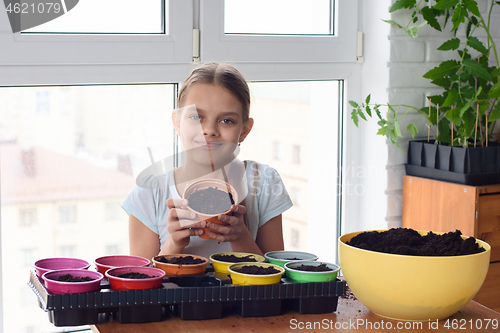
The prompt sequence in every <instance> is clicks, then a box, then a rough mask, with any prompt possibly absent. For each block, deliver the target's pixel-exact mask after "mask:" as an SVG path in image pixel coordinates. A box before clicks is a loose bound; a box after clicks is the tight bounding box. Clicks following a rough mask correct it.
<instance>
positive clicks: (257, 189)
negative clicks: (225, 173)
mask: <svg viewBox="0 0 500 333" xmlns="http://www.w3.org/2000/svg"><path fill="white" fill-rule="evenodd" d="M245 162H246V169H245V177H246V183H247V186H248V195H247V196H246V198H245V200H244V205H245V207H246V208H247V214H246V218H247V223H248V227H249V230H250V234H251V235H252V237H253V239H254V240H255V239H256V238H257V231H258V229H259V228H260V227H261V226H263V225H264V224H265V223H266V222H267V221H269V220H270V219H272V218H273V217H275V216H278V215H280V214H282V213H283V212H284V211H286V210H287V209H289V208H290V207H292V201H291V199H290V196H289V195H288V192H287V191H286V189H285V186H284V184H283V181H282V180H281V177H280V176H279V174H278V172H277V171H276V170H275V169H273V168H271V167H269V166H268V165H265V164H261V163H257V162H255V161H245ZM156 177H160V178H161V179H159V180H158V181H159V182H164V183H165V184H166V185H163V186H153V188H143V187H140V186H137V185H136V186H135V187H134V188H133V189H132V191H131V192H130V193H129V194H128V195H127V197H126V198H125V200H124V201H123V202H122V204H121V207H122V208H123V209H124V210H125V211H126V212H127V213H128V214H132V215H134V216H135V217H136V218H137V219H138V220H139V221H141V222H142V223H144V225H145V226H147V227H148V228H149V229H151V230H152V231H153V232H154V233H156V234H158V236H159V240H160V248H161V247H163V245H164V244H165V241H166V240H167V238H168V236H169V233H168V231H167V216H168V212H169V209H168V207H167V204H166V202H167V199H169V198H174V199H180V198H181V196H180V195H179V193H177V189H176V186H175V181H174V176H173V171H170V172H167V173H165V174H163V175H161V176H156ZM153 181H155V180H153ZM230 251H232V249H231V245H230V243H229V242H218V241H216V240H207V239H203V238H200V237H198V236H193V237H191V240H190V242H189V245H188V246H187V247H186V248H185V249H184V253H189V254H196V255H200V256H203V257H206V258H207V257H209V256H210V255H211V254H213V253H217V252H230Z"/></svg>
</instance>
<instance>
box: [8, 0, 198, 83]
mask: <svg viewBox="0 0 500 333" xmlns="http://www.w3.org/2000/svg"><path fill="white" fill-rule="evenodd" d="M146 2H147V5H146ZM117 4H119V5H117ZM123 4H124V1H123V0H122V1H120V0H109V1H108V0H107V1H98V0H86V1H79V3H78V4H77V5H76V6H75V7H74V8H73V9H71V10H70V11H68V12H67V13H66V14H64V15H62V16H60V17H58V18H56V19H55V20H53V21H51V22H48V23H46V24H43V25H40V26H37V27H34V28H33V29H30V32H29V33H28V32H17V33H15V34H14V37H15V38H2V41H1V43H2V47H1V50H2V57H1V58H0V65H12V64H14V65H22V64H23V65H37V64H43V65H47V64H57V65H62V64H66V65H72V64H87V65H90V64H94V65H102V64H113V65H117V64H122V65H125V64H139V63H142V64H158V63H165V62H169V63H190V62H191V60H192V57H193V53H192V45H193V43H192V35H193V33H192V31H193V3H192V1H182V0H180V1H179V0H165V1H161V0H143V1H141V2H140V5H138V3H137V2H135V1H132V0H127V2H126V6H125V5H123ZM110 7H112V9H110ZM4 12H5V7H4V6H3V5H2V6H1V7H0V13H1V14H2V15H0V30H1V31H2V32H6V33H9V31H12V30H11V27H10V23H9V21H8V17H7V15H5V14H4ZM117 12H119V13H120V15H117ZM132 14H133V15H135V18H134V19H129V17H130V15H132ZM89 15H90V17H91V19H90V20H89V19H88V17H89ZM139 15H140V16H139ZM117 17H122V19H121V20H118V19H116V18H117ZM139 17H140V18H141V19H140V20H139V19H138V18H139ZM163 18H164V19H163ZM162 19H163V21H164V22H162ZM89 21H90V22H92V25H89V24H88V22H89ZM44 32H47V33H44ZM89 33H91V34H89ZM4 37H6V36H4ZM101 69H102V67H101ZM87 70H88V68H87ZM55 72H57V69H55V71H54V72H52V73H51V75H46V74H47V72H46V73H45V78H44V79H43V78H42V80H41V81H39V82H42V83H43V84H50V83H53V82H49V81H47V79H49V78H51V79H53V78H54V77H53V75H55ZM18 73H19V72H18ZM34 74H35V73H34V72H33V73H31V75H34ZM66 74H68V72H67V71H66ZM88 74H90V72H89V73H88ZM94 74H97V75H98V76H99V71H98V72H95V73H94ZM95 78H96V76H94V80H90V81H79V82H77V83H87V82H92V83H96V82H95ZM120 82H122V81H120ZM126 82H127V80H125V82H123V83H126ZM129 82H130V81H129ZM133 82H142V81H141V80H136V81H133ZM148 82H162V81H154V80H152V81H148ZM34 83H35V81H31V84H34ZM54 83H55V84H61V81H59V82H54ZM75 83H76V82H75ZM11 84H12V81H11Z"/></svg>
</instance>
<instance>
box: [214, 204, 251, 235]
mask: <svg viewBox="0 0 500 333" xmlns="http://www.w3.org/2000/svg"><path fill="white" fill-rule="evenodd" d="M246 211H247V208H246V207H245V206H242V205H232V206H231V210H230V211H229V213H228V214H229V215H225V214H220V215H219V216H217V217H218V219H219V221H222V222H225V223H227V225H220V224H217V223H213V222H209V223H208V224H207V227H208V228H210V229H212V230H215V231H218V232H220V233H221V234H220V235H218V234H216V233H214V232H211V231H207V233H206V234H207V236H208V237H210V238H211V239H215V240H218V241H219V242H238V241H240V240H242V239H244V238H247V237H248V236H250V237H251V235H250V232H249V231H248V228H247V227H246V226H245V221H244V218H243V217H244V215H245V213H246Z"/></svg>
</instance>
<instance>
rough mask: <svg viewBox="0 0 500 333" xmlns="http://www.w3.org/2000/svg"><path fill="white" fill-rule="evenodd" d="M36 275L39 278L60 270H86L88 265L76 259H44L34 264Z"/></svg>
mask: <svg viewBox="0 0 500 333" xmlns="http://www.w3.org/2000/svg"><path fill="white" fill-rule="evenodd" d="M34 266H35V271H36V275H37V276H38V277H39V278H41V277H42V275H43V274H44V273H47V272H50V271H55V270H60V269H87V268H89V267H90V264H89V263H88V262H87V261H85V260H82V259H77V258H45V259H40V260H38V261H36V262H35V264H34Z"/></svg>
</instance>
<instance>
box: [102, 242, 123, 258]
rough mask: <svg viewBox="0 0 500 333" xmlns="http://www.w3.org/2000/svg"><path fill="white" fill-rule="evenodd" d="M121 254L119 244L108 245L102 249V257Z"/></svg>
mask: <svg viewBox="0 0 500 333" xmlns="http://www.w3.org/2000/svg"><path fill="white" fill-rule="evenodd" d="M120 253H123V252H122V247H121V245H120V244H109V245H106V247H105V249H104V255H113V254H120Z"/></svg>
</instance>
